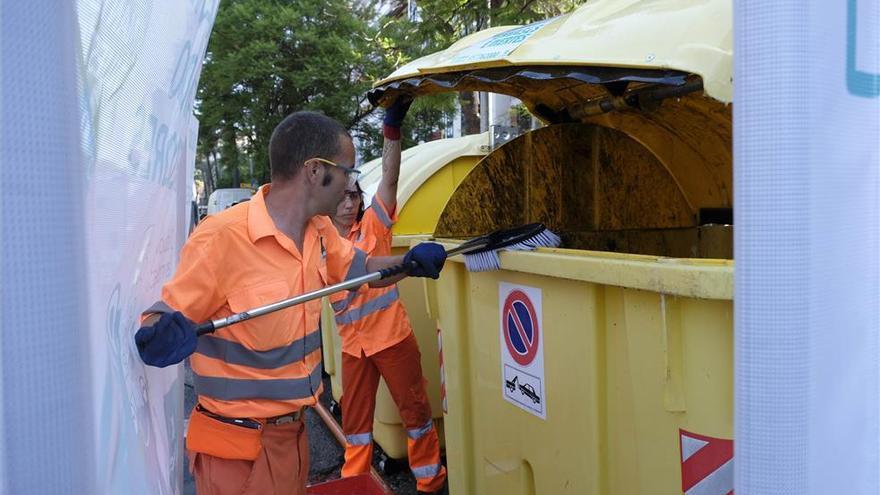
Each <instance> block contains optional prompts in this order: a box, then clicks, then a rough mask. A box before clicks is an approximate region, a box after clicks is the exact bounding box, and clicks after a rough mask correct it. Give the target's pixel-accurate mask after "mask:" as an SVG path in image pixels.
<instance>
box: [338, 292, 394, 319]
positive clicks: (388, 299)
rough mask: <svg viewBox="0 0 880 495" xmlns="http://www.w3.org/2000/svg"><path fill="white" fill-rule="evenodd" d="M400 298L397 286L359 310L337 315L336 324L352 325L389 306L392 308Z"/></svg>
mask: <svg viewBox="0 0 880 495" xmlns="http://www.w3.org/2000/svg"><path fill="white" fill-rule="evenodd" d="M399 298H400V294H399V293H398V292H397V286H394V289H392V290H390V291H388V292H386V293H384V294H382V295H381V296H379V297H376V298H374V299H370V300H369V301H367V302H365V303H364V304H363V305H361V306H358V307H357V308H352V309H351V310H350V311H348V312H345V313H342V314H341V315H337V316H336V324H337V325H348V324H350V323H354V322H356V321H358V320H360V319H361V318H363V317H365V316H367V315H369V314H371V313H375V312H376V311H381V310H383V309H385V308H387V307H388V306H391V305H392V304H393V303H394V301H396V300H398V299H399Z"/></svg>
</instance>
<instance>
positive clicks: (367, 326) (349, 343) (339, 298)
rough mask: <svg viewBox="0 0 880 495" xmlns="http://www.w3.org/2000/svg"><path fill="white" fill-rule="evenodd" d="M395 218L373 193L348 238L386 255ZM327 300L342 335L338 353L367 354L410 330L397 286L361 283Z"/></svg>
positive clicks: (362, 247) (370, 253) (369, 251)
mask: <svg viewBox="0 0 880 495" xmlns="http://www.w3.org/2000/svg"><path fill="white" fill-rule="evenodd" d="M395 221H397V215H396V214H395V212H389V211H388V208H386V206H385V204H384V203H383V202H382V200H381V199H379V196H378V195H377V196H375V197H374V198H373V202H372V204H371V205H370V207H369V208H367V209H366V211H365V212H364V216H363V218H362V219H361V221H360V222H358V223H356V224H355V225H354V226H353V227H352V229H351V232H350V233H349V235H348V239H349V240H350V241H352V242H354V245H355V246H356V247H357V248H358V249H360V250H361V251H363V252H365V253H367V255H368V256H390V255H391V226H392V225H393V224H394V222H395ZM330 301H331V305H332V306H333V311H334V312H335V313H336V327H337V329H338V330H339V335H340V337H341V338H342V352H345V353H346V354H350V355H352V356H355V357H360V356H361V351H363V353H364V354H365V355H367V356H371V355H373V354H375V353H377V352H379V351H381V350H384V349H387V348H389V347H391V346H393V345H394V344H397V343H399V342H402V341H403V339H405V338H406V337H407V336H408V335H409V334H411V333H412V327H411V326H410V323H409V317H408V316H407V314H406V309H404V307H403V304H402V303H401V302H400V294H399V292H398V290H397V285H391V286H389V287H379V288H372V287H369V286H363V287H361V288H360V289H359V290H358V291H353V292H349V293H343V294H335V295H334V296H331V298H330Z"/></svg>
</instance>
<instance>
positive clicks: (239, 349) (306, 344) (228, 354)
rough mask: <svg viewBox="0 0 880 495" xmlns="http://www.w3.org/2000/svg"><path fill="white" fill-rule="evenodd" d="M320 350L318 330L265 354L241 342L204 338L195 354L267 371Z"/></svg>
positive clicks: (210, 337)
mask: <svg viewBox="0 0 880 495" xmlns="http://www.w3.org/2000/svg"><path fill="white" fill-rule="evenodd" d="M320 347H321V330H320V329H318V330H315V331H313V332H312V333H309V334H307V335H306V336H305V337H303V338H301V339H297V340H294V341H293V342H291V343H290V344H288V345H285V346H281V347H276V348H274V349H269V350H266V351H255V350H252V349H248V348H247V347H245V346H243V345H241V344H239V343H238V342H231V341H229V340H223V339H221V338H219V337H214V336H213V335H203V336H202V337H201V338H199V343H198V346H197V347H196V353H198V354H201V355H203V356H207V357H209V358H214V359H219V360H221V361H223V362H225V363H229V364H240V365H242V366H249V367H251V368H259V369H263V370H268V369H274V368H278V367H280V366H285V365H288V364H291V363H295V362H297V361H302V360H303V358H305V357H306V356H307V355H308V354H309V353H310V352H313V351H315V350H317V349H319V348H320Z"/></svg>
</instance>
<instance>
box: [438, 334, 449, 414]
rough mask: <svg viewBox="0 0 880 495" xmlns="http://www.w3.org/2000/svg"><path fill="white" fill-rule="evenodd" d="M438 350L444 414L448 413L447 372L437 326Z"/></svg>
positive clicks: (441, 400) (441, 340) (441, 338)
mask: <svg viewBox="0 0 880 495" xmlns="http://www.w3.org/2000/svg"><path fill="white" fill-rule="evenodd" d="M437 350H438V351H439V352H440V402H441V403H442V404H443V414H446V413H448V412H449V411H448V409H447V408H446V370H444V369H443V337H442V336H441V335H440V326H439V325H438V326H437Z"/></svg>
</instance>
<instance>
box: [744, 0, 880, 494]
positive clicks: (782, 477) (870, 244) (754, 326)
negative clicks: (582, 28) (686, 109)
mask: <svg viewBox="0 0 880 495" xmlns="http://www.w3.org/2000/svg"><path fill="white" fill-rule="evenodd" d="M734 11H735V29H734V32H735V37H736V40H735V50H734V54H735V57H736V61H735V83H734V84H735V97H734V107H733V108H734V130H735V135H734V145H735V162H734V170H735V194H734V196H735V198H736V200H735V204H736V212H735V219H736V225H737V228H736V240H735V253H736V299H735V300H736V309H735V323H736V375H735V376H736V389H735V393H736V415H735V424H736V447H735V448H736V468H735V469H736V475H735V493H736V494H737V495H745V494H761V495H773V494H799V495H800V494H804V495H807V494H823V495H824V494H831V493H834V494H837V493H840V494H843V493H846V494H877V493H880V393H878V387H880V379H878V376H880V325H878V322H880V318H878V315H880V26H878V23H880V1H878V0H848V1H839V2H829V1H821V0H808V1H801V0H797V1H795V0H777V1H772V2H768V1H764V0H742V1H737V2H735V4H734Z"/></svg>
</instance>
